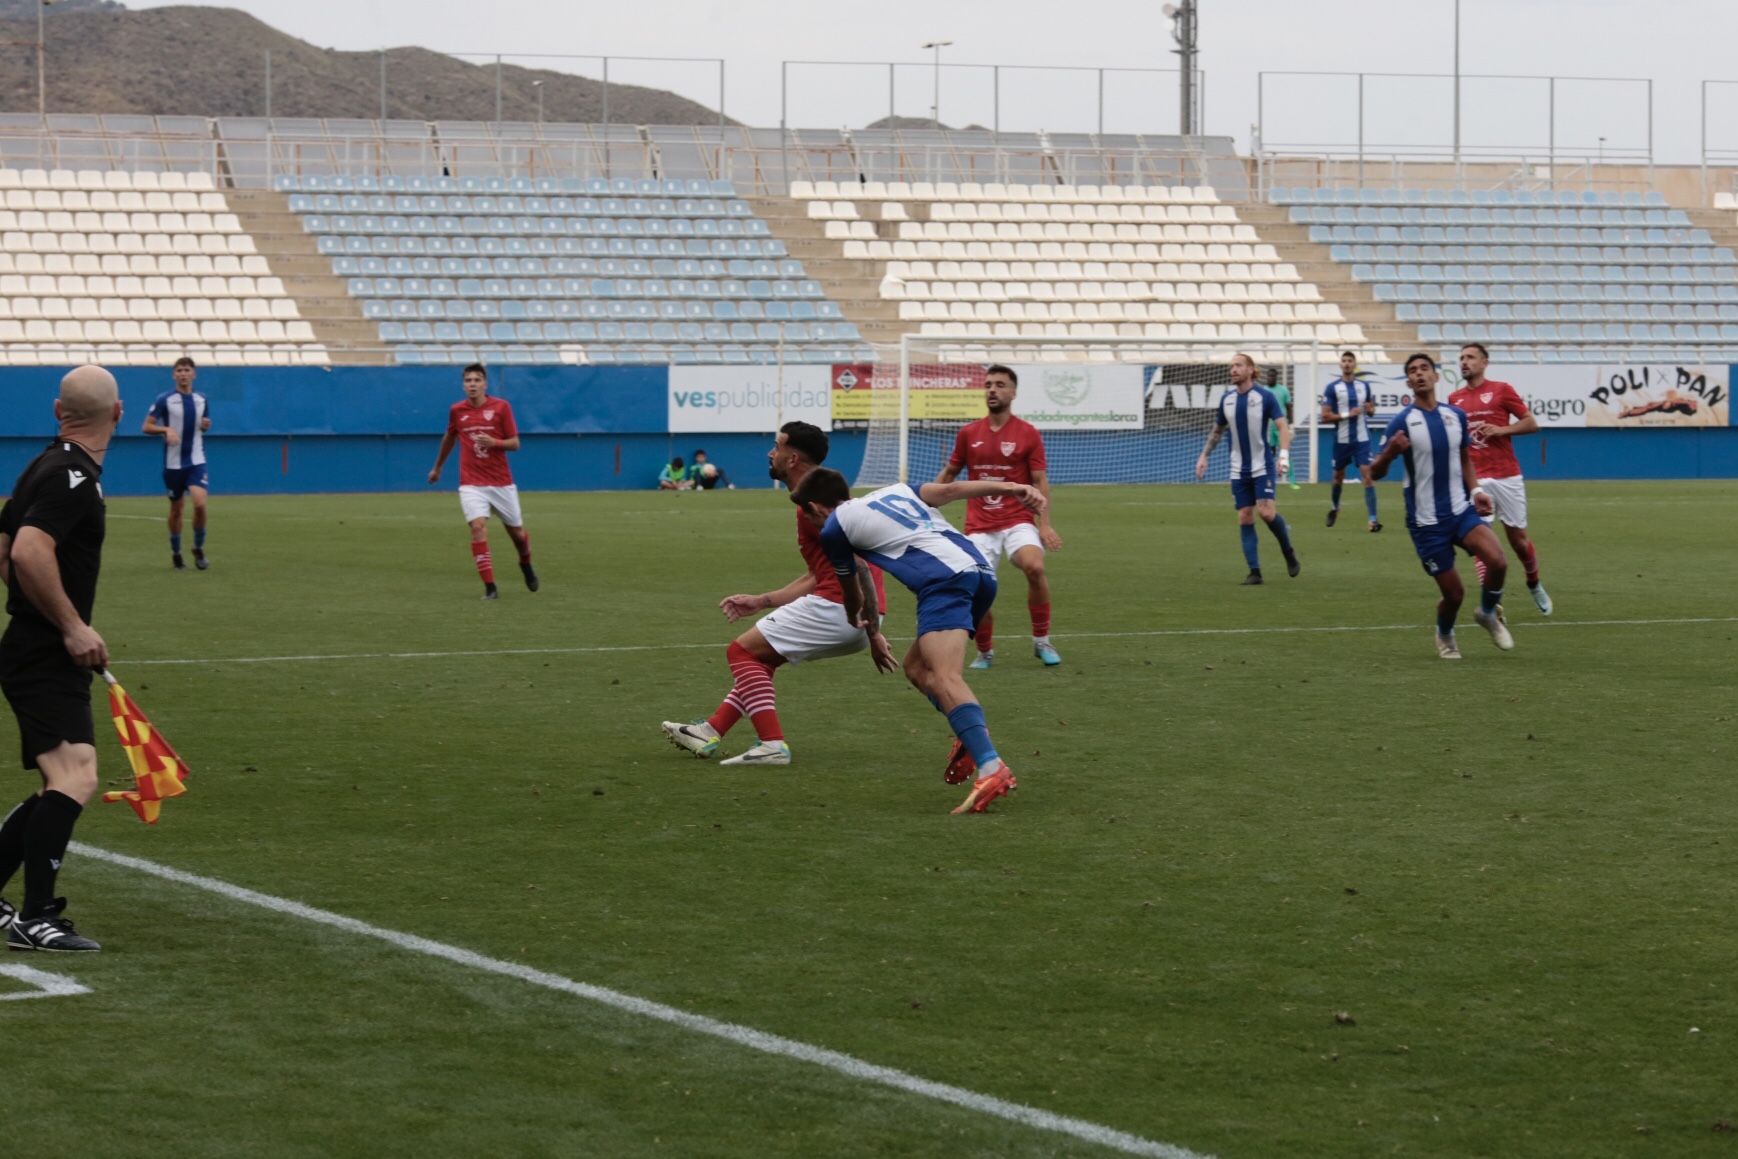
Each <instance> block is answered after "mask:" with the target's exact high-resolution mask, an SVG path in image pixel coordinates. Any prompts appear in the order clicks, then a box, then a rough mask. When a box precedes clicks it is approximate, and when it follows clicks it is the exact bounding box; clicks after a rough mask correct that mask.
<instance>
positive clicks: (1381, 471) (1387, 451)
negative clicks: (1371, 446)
mask: <svg viewBox="0 0 1738 1159" xmlns="http://www.w3.org/2000/svg"><path fill="white" fill-rule="evenodd" d="M1411 445H1412V440H1410V439H1408V438H1407V437H1406V432H1405V431H1396V432H1394V433H1393V434H1391V435H1389V436H1388V441H1387V442H1386V443H1384V444H1383V445H1382V451H1381V453H1380V454H1378V455H1377V456H1376V457H1375V458H1374V459H1372V460H1370V478H1372V479H1382V478H1386V477H1387V475H1388V465H1389V464H1390V463H1392V462H1393V461H1394V460H1395V459H1397V458H1399V457H1400V454H1401V452H1403V451H1405V450H1406V448H1407V447H1409V446H1411Z"/></svg>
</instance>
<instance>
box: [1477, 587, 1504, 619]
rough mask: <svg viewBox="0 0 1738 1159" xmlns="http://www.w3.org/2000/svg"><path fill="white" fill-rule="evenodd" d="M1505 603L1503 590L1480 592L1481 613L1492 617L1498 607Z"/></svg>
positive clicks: (1489, 589)
mask: <svg viewBox="0 0 1738 1159" xmlns="http://www.w3.org/2000/svg"><path fill="white" fill-rule="evenodd" d="M1502 602H1503V589H1502V588H1483V589H1481V590H1480V591H1479V611H1481V612H1483V613H1484V614H1485V615H1487V616H1488V615H1490V614H1491V613H1492V612H1493V611H1495V610H1496V606H1497V605H1498V604H1500V603H1502Z"/></svg>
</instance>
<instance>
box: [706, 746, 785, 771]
mask: <svg viewBox="0 0 1738 1159" xmlns="http://www.w3.org/2000/svg"><path fill="white" fill-rule="evenodd" d="M718 763H719V764H720V765H788V764H790V763H791V746H790V745H788V744H786V743H785V742H784V741H782V740H769V741H763V742H761V743H760V744H757V745H755V746H754V747H753V748H751V749H749V750H748V751H747V752H745V753H743V754H742V755H741V756H736V757H731V758H730V759H729V760H727V761H719V762H718Z"/></svg>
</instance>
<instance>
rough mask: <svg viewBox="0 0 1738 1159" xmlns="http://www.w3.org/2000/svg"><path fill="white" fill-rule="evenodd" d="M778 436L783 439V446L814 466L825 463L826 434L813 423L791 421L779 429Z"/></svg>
mask: <svg viewBox="0 0 1738 1159" xmlns="http://www.w3.org/2000/svg"><path fill="white" fill-rule="evenodd" d="M779 434H781V435H783V436H784V437H785V446H787V447H789V448H790V449H791V450H793V451H796V452H798V453H799V454H801V455H802V456H803V457H804V458H806V459H808V460H809V462H811V463H813V464H815V466H817V467H818V466H820V465H821V464H822V463H825V462H826V461H827V432H826V431H823V430H822V429H821V428H820V427H817V426H816V425H815V424H814V423H805V422H803V421H802V420H801V419H797V420H793V421H791V422H788V423H786V424H785V425H784V426H782V427H780V428H779Z"/></svg>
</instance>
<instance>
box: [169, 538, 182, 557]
mask: <svg viewBox="0 0 1738 1159" xmlns="http://www.w3.org/2000/svg"><path fill="white" fill-rule="evenodd" d="M169 550H170V551H172V552H174V553H175V554H176V555H180V554H181V537H180V536H179V535H171V536H170V537H169Z"/></svg>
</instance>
